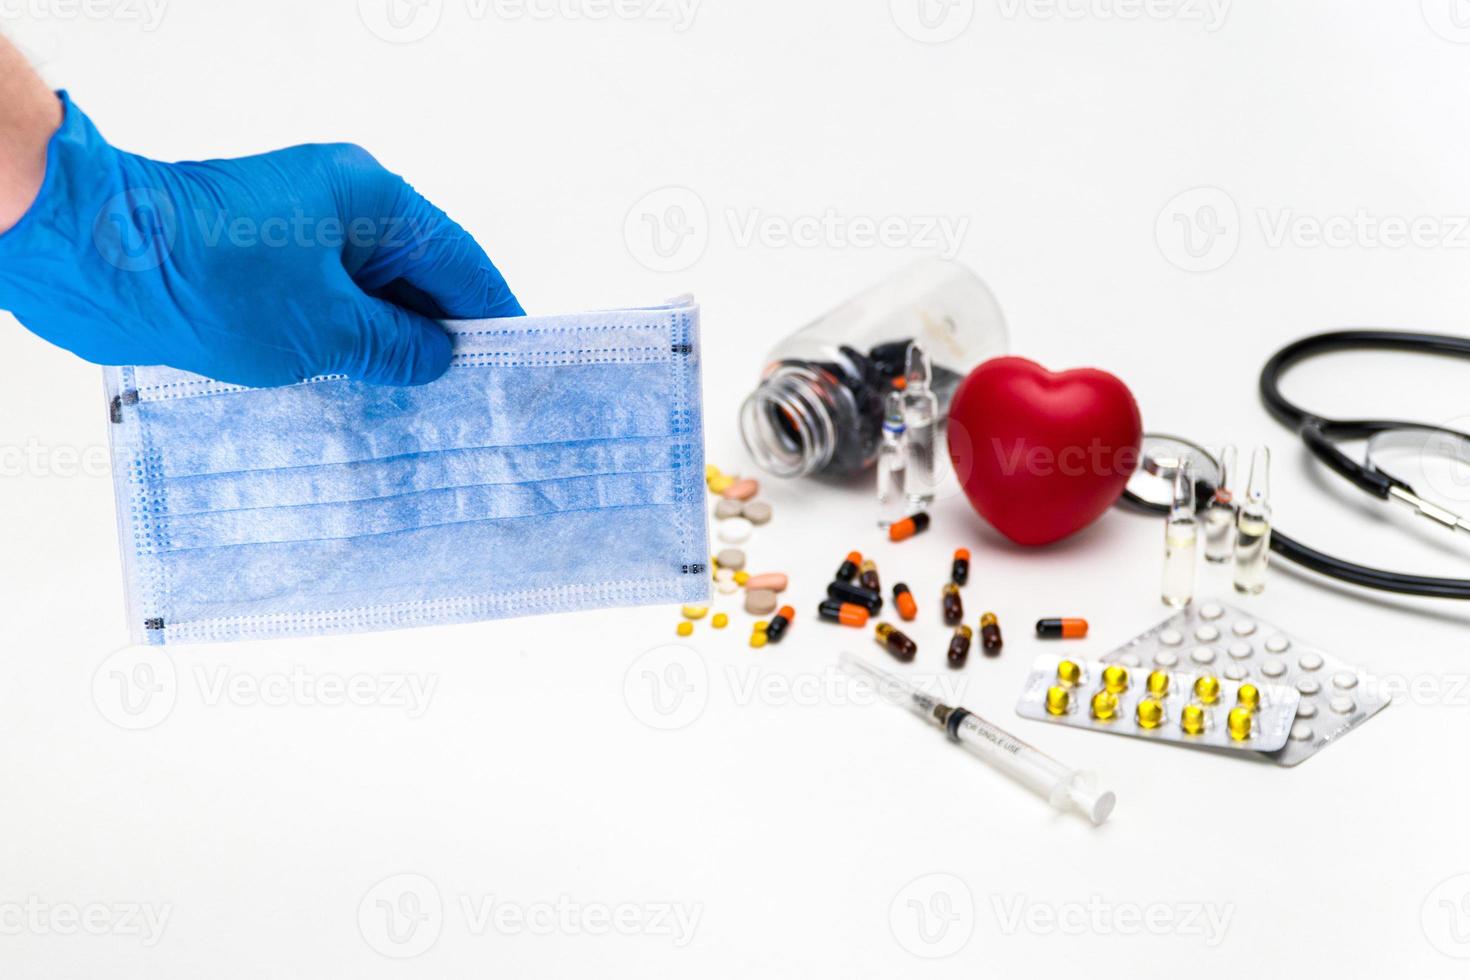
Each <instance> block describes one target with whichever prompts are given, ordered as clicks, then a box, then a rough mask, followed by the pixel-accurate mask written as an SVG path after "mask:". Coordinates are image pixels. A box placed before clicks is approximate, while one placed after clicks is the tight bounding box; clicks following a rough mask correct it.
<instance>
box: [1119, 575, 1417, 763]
mask: <svg viewBox="0 0 1470 980" xmlns="http://www.w3.org/2000/svg"><path fill="white" fill-rule="evenodd" d="M1103 660H1104V661H1105V662H1108V663H1118V664H1123V665H1126V666H1130V667H1131V666H1139V667H1162V668H1164V669H1166V670H1168V669H1172V668H1173V667H1174V666H1175V665H1178V664H1183V665H1187V666H1188V668H1189V669H1191V670H1196V671H1198V670H1201V669H1211V670H1218V671H1219V673H1220V676H1221V677H1224V678H1227V679H1229V680H1233V681H1247V680H1249V681H1253V682H1255V683H1257V684H1260V685H1262V686H1265V685H1275V686H1286V687H1291V688H1293V689H1294V690H1296V691H1297V692H1298V693H1299V694H1300V695H1301V702H1300V704H1299V705H1298V707H1297V712H1296V720H1295V721H1294V722H1293V723H1292V726H1291V732H1290V735H1289V737H1288V739H1287V742H1286V745H1285V747H1283V748H1281V749H1280V750H1278V751H1275V752H1266V753H1264V754H1265V756H1266V758H1268V759H1270V760H1271V761H1272V762H1275V763H1277V764H1279V765H1283V766H1294V765H1297V764H1299V763H1301V762H1304V761H1306V760H1307V759H1310V758H1311V757H1312V756H1314V755H1316V754H1317V753H1318V752H1320V751H1322V750H1323V749H1324V748H1326V747H1327V746H1328V744H1330V743H1331V742H1333V741H1336V740H1337V739H1339V738H1341V737H1342V736H1344V735H1346V734H1347V733H1348V732H1350V731H1352V730H1353V729H1354V728H1356V727H1357V726H1359V725H1361V724H1362V723H1363V722H1365V721H1367V720H1368V719H1369V718H1371V717H1373V715H1375V714H1377V713H1378V712H1379V711H1382V710H1383V709H1384V708H1385V707H1387V706H1388V703H1389V699H1388V697H1387V696H1385V695H1384V694H1383V693H1382V691H1381V689H1380V687H1379V685H1378V684H1377V683H1376V682H1375V681H1374V679H1373V678H1372V677H1371V676H1370V675H1369V674H1368V673H1367V672H1365V671H1364V670H1362V669H1361V668H1359V667H1356V666H1354V665H1353V664H1350V663H1348V662H1346V661H1344V660H1342V659H1341V658H1340V657H1335V656H1332V655H1331V654H1328V653H1326V652H1324V651H1323V650H1322V649H1321V648H1319V647H1317V646H1315V645H1313V644H1312V643H1310V642H1308V641H1307V640H1305V639H1303V638H1301V637H1298V636H1295V635H1293V634H1292V633H1290V632H1288V631H1286V630H1284V629H1281V628H1279V627H1276V626H1273V625H1271V624H1270V623H1267V622H1265V621H1264V620H1262V619H1260V618H1258V617H1256V616H1252V615H1251V614H1250V613H1247V612H1245V611H1243V610H1241V609H1237V608H1235V607H1234V606H1231V605H1228V604H1226V603H1224V602H1220V601H1218V600H1203V601H1201V602H1198V603H1194V604H1191V605H1190V606H1187V607H1186V608H1184V609H1181V610H1180V611H1179V612H1177V613H1175V614H1174V615H1173V616H1170V617H1169V618H1168V619H1166V620H1164V621H1163V622H1162V623H1160V624H1159V625H1157V626H1155V627H1154V628H1153V629H1151V630H1149V631H1148V632H1147V633H1144V634H1143V635H1142V636H1140V637H1138V638H1137V639H1135V640H1132V641H1130V642H1128V643H1125V644H1124V645H1123V646H1121V647H1119V648H1118V649H1116V650H1114V651H1113V652H1112V653H1109V654H1107V655H1106V656H1105V657H1103Z"/></svg>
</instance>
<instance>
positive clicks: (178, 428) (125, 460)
mask: <svg viewBox="0 0 1470 980" xmlns="http://www.w3.org/2000/svg"><path fill="white" fill-rule="evenodd" d="M445 326H446V328H447V329H448V330H449V331H450V332H451V333H452V334H453V337H454V350H455V353H454V361H453V365H452V366H451V367H450V369H449V372H448V373H447V374H446V375H444V377H443V378H441V379H440V380H438V381H435V382H434V383H432V384H429V385H425V386H423V387H419V388H387V387H377V386H373V385H367V384H361V383H358V382H352V381H346V380H341V379H320V380H313V381H308V382H305V383H303V384H298V385H292V386H290V387H286V388H270V389H251V388H239V387H235V386H231V385H225V384H220V383H218V382H214V381H209V380H206V379H204V378H200V377H198V376H195V375H190V374H185V373H182V372H179V371H174V370H170V369H167V368H158V367H123V368H108V369H107V386H108V397H109V400H110V405H111V420H112V423H113V424H112V425H111V426H110V429H111V431H112V442H113V459H114V480H115V483H116V490H117V500H118V512H119V513H118V516H119V528H120V533H121V535H122V550H123V559H124V562H123V564H124V574H125V578H126V581H127V591H128V595H127V602H128V613H129V621H130V623H131V628H132V630H133V633H134V640H135V641H136V642H143V643H183V642H190V643H194V642H212V641H219V640H239V639H257V638H263V637H273V636H293V635H314V634H323V633H344V632H354V631H360V630H376V629H397V628H400V627H407V626H427V625H433V624H438V623H451V622H464V621H469V620H480V619H492V618H498V617H503V616H526V615H532V614H536V613H549V612H562V611H569V610H577V609H588V608H595V607H602V606H624V605H638V604H644V603H685V602H702V601H706V600H707V599H708V596H709V578H710V576H709V569H708V566H707V562H708V555H709V543H708V536H707V530H706V527H705V490H704V448H703V429H702V419H703V412H702V407H701V403H700V387H699V311H698V308H697V307H695V306H693V305H692V303H689V304H677V303H676V304H675V305H670V306H667V307H659V308H655V309H648V310H629V311H616V312H606V313H592V314H583V315H577V316H561V317H539V318H523V319H508V320H485V321H473V322H471V321H464V322H456V323H449V324H446V325H445Z"/></svg>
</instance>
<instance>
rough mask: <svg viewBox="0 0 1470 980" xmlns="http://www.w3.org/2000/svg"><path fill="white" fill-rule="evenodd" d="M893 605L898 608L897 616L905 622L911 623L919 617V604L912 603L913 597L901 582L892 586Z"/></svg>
mask: <svg viewBox="0 0 1470 980" xmlns="http://www.w3.org/2000/svg"><path fill="white" fill-rule="evenodd" d="M893 604H894V605H895V606H897V607H898V614H899V615H900V616H902V617H903V619H904V621H905V622H910V623H911V622H913V621H914V619H915V618H916V617H917V616H918V615H919V604H918V603H917V602H915V601H914V595H913V593H912V592H910V591H909V587H908V586H907V585H904V584H903V583H902V582H897V583H895V584H894V586H893Z"/></svg>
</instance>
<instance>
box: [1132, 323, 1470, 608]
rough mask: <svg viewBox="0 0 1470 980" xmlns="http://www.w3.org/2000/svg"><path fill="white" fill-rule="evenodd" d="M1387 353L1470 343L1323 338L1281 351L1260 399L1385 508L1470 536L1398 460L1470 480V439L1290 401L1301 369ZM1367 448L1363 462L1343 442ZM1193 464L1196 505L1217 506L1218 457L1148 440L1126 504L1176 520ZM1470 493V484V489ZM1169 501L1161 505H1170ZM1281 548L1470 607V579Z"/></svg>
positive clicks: (1347, 335) (1286, 544)
mask: <svg viewBox="0 0 1470 980" xmlns="http://www.w3.org/2000/svg"><path fill="white" fill-rule="evenodd" d="M1348 350H1381V351H1402V352H1409V353H1417V354H1448V355H1452V356H1455V357H1467V358H1470V338H1464V337H1452V336H1446V335H1441V334H1426V333H1411V332H1405V331H1396V330H1339V331H1334V332H1331V333H1321V334H1315V335H1313V336H1311V337H1306V338H1303V339H1302V340H1298V341H1296V342H1295V343H1293V344H1289V345H1287V346H1286V347H1283V348H1282V349H1281V350H1279V351H1277V352H1276V354H1275V355H1274V356H1273V357H1272V358H1271V359H1270V360H1269V361H1267V362H1266V366H1265V367H1264V368H1262V369H1261V380H1260V393H1261V400H1262V401H1263V402H1264V403H1265V405H1266V409H1267V411H1269V412H1270V413H1271V415H1272V416H1273V417H1274V418H1275V419H1276V420H1277V421H1279V422H1280V423H1281V424H1282V425H1285V426H1286V427H1287V428H1289V429H1291V430H1292V431H1293V432H1296V433H1297V435H1298V436H1300V437H1301V440H1302V442H1303V443H1304V444H1305V445H1306V447H1307V449H1308V450H1309V451H1310V452H1311V453H1312V455H1313V456H1315V457H1316V458H1317V459H1318V460H1320V461H1321V462H1323V463H1325V464H1326V465H1327V467H1328V468H1329V469H1331V470H1332V471H1333V472H1334V473H1336V474H1338V475H1339V476H1341V477H1343V478H1344V479H1346V480H1348V481H1349V482H1350V483H1352V484H1353V485H1354V486H1356V487H1358V488H1359V489H1360V490H1362V491H1364V492H1365V493H1369V494H1371V495H1372V496H1374V497H1376V498H1377V499H1379V500H1385V501H1390V502H1393V503H1398V504H1401V505H1403V506H1406V507H1409V508H1411V509H1412V510H1413V511H1414V513H1416V514H1418V515H1420V516H1421V517H1424V518H1427V519H1428V520H1431V521H1433V522H1435V523H1436V524H1438V525H1440V526H1441V527H1444V528H1447V529H1449V530H1451V531H1470V520H1467V519H1466V518H1465V517H1463V516H1461V515H1460V514H1458V513H1456V512H1455V511H1453V510H1451V509H1449V508H1447V507H1444V506H1441V505H1440V504H1438V503H1435V502H1433V501H1432V500H1430V499H1427V498H1426V497H1425V496H1424V495H1422V494H1420V493H1419V492H1418V491H1416V490H1415V489H1414V486H1413V484H1412V483H1411V482H1410V481H1409V480H1408V479H1407V478H1405V475H1404V473H1403V472H1402V471H1401V472H1400V473H1399V474H1398V475H1395V473H1394V472H1393V471H1392V467H1393V463H1392V459H1393V457H1394V456H1396V455H1398V454H1400V453H1412V454H1415V455H1416V456H1417V458H1419V459H1424V458H1427V457H1428V458H1439V459H1440V460H1442V461H1446V462H1447V463H1448V464H1450V465H1453V466H1456V467H1460V468H1463V469H1464V470H1465V471H1466V472H1470V435H1467V434H1465V433H1463V432H1458V431H1456V430H1453V429H1447V428H1444V427H1442V426H1437V425H1429V424H1427V423H1423V422H1403V421H1397V420H1393V419H1330V418H1325V417H1323V416H1320V415H1316V414H1314V413H1312V412H1308V411H1306V410H1305V409H1303V408H1301V407H1300V406H1298V405H1296V404H1294V403H1292V402H1291V401H1290V400H1288V399H1287V398H1286V396H1285V395H1283V394H1282V393H1281V378H1282V376H1283V375H1284V374H1285V373H1286V371H1287V370H1288V369H1290V368H1291V367H1292V366H1293V365H1296V364H1298V363H1300V362H1301V361H1304V360H1306V359H1307V358H1309V357H1315V356H1317V355H1319V354H1327V353H1332V352H1336V351H1348ZM1349 440H1367V447H1366V449H1365V451H1364V456H1363V460H1362V461H1361V462H1360V461H1358V460H1356V459H1354V458H1352V457H1351V456H1349V455H1348V454H1347V453H1345V452H1343V451H1342V449H1341V448H1339V446H1338V443H1339V442H1344V441H1349ZM1185 463H1188V464H1189V467H1190V469H1189V472H1190V473H1191V474H1192V475H1193V477H1194V480H1195V494H1196V496H1195V499H1196V500H1197V501H1198V502H1199V504H1200V506H1201V507H1203V506H1204V505H1205V504H1206V503H1208V502H1209V501H1211V500H1213V499H1214V497H1215V493H1216V490H1217V489H1218V488H1219V485H1220V483H1221V473H1222V469H1221V465H1220V461H1219V459H1218V457H1217V456H1216V455H1215V454H1214V453H1212V452H1211V451H1210V450H1208V449H1206V448H1204V447H1203V446H1200V445H1199V444H1197V443H1194V442H1191V441H1189V440H1187V439H1182V438H1179V437H1177V436H1168V435H1158V434H1150V435H1146V436H1145V437H1144V442H1143V451H1142V454H1141V457H1140V464H1139V469H1138V473H1137V474H1135V476H1134V478H1133V480H1131V481H1130V482H1129V484H1128V489H1127V490H1126V491H1124V494H1123V499H1124V501H1125V502H1126V503H1127V504H1129V505H1130V506H1132V507H1134V508H1135V509H1140V510H1144V511H1147V512H1149V513H1153V514H1165V513H1167V512H1168V509H1169V504H1168V501H1167V497H1168V492H1169V490H1168V487H1169V484H1170V483H1171V482H1172V480H1173V478H1174V474H1175V473H1176V472H1178V470H1179V468H1180V466H1182V465H1184V464H1185ZM1467 489H1470V484H1467ZM1161 497H1162V498H1164V499H1160V498H1161ZM1271 550H1272V551H1273V552H1275V553H1276V554H1277V555H1279V556H1281V557H1282V558H1284V559H1286V560H1287V561H1290V562H1293V563H1295V564H1298V565H1301V566H1302V567H1304V568H1309V569H1311V570H1312V571H1314V572H1318V573H1319V574H1322V575H1325V576H1327V577H1329V578H1334V579H1337V580H1339V581H1342V582H1349V583H1351V584H1353V585H1360V586H1363V587H1364V588H1369V589H1378V590H1380V591H1383V592H1397V593H1401V594H1405V595H1421V596H1433V597H1436V598H1441V599H1470V579H1455V578H1435V577H1432V576H1428V575H1411V574H1409V573H1407V572H1391V571H1386V570H1383V569H1378V568H1370V567H1368V566H1366V565H1359V564H1356V563H1354V562H1350V561H1346V560H1344V559H1342V558H1337V557H1334V556H1332V555H1329V554H1326V553H1325V552H1321V551H1318V550H1317V549H1315V548H1312V547H1309V546H1308V545H1305V544H1302V543H1301V542H1300V541H1297V540H1296V539H1295V538H1292V537H1291V536H1289V535H1287V534H1283V533H1282V532H1281V530H1280V528H1276V529H1274V530H1273V531H1272V536H1271Z"/></svg>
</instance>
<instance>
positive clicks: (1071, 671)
mask: <svg viewBox="0 0 1470 980" xmlns="http://www.w3.org/2000/svg"><path fill="white" fill-rule="evenodd" d="M1057 680H1059V681H1061V682H1062V683H1063V684H1065V685H1066V686H1067V687H1076V686H1077V685H1078V684H1080V683H1082V668H1081V667H1079V666H1078V665H1077V663H1076V662H1075V661H1072V660H1063V661H1062V662H1061V663H1059V664H1057Z"/></svg>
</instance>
